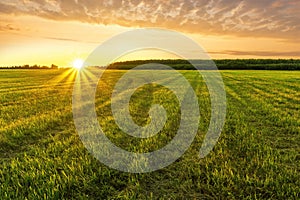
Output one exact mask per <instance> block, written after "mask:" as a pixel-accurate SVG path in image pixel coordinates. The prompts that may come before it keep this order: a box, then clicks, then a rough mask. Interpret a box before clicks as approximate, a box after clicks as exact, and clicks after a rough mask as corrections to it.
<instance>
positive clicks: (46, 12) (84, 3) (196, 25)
mask: <svg viewBox="0 0 300 200" xmlns="http://www.w3.org/2000/svg"><path fill="white" fill-rule="evenodd" d="M299 10H300V1H298V0H263V1H261V0H243V1H232V0H197V1H196V0H170V1H165V0H154V1H146V0H142V1H139V0H57V1H55V0H3V1H1V3H0V12H1V13H6V14H10V13H14V14H26V15H36V16H40V17H44V18H50V19H54V20H77V21H82V22H87V23H97V24H118V25H122V26H128V27H139V26H142V27H145V26H146V27H147V26H151V27H153V26H155V27H164V28H171V29H176V30H180V31H185V32H197V33H201V34H229V35H237V36H256V37H277V38H283V39H289V40H293V39H295V38H296V37H298V36H299V35H300V23H299V22H300V15H299Z"/></svg>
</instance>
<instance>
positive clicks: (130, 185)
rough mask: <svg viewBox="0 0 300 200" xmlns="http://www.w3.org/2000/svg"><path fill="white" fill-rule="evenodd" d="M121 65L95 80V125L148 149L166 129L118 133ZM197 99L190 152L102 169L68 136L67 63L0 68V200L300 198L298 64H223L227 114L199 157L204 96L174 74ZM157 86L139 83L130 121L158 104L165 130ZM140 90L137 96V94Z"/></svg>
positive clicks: (192, 78)
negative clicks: (134, 166)
mask: <svg viewBox="0 0 300 200" xmlns="http://www.w3.org/2000/svg"><path fill="white" fill-rule="evenodd" d="M125 72H126V71H122V70H108V71H106V73H105V74H104V79H103V81H101V82H100V83H99V85H98V87H99V89H98V92H97V95H96V108H97V114H98V119H99V123H100V125H101V126H102V127H103V130H104V131H105V133H106V134H107V136H108V137H109V138H110V139H111V140H112V141H113V142H114V143H116V144H117V145H118V146H120V147H122V148H124V149H127V150H129V151H138V152H142V151H143V152H148V151H153V150H155V149H159V148H161V147H162V146H164V145H166V144H167V143H168V142H169V141H170V140H171V139H172V138H173V136H174V135H173V134H172V131H171V133H170V134H167V130H164V131H162V132H161V133H159V134H158V135H156V136H154V137H152V138H149V139H135V138H132V137H129V136H127V135H125V134H123V133H122V132H121V131H120V129H118V127H117V125H116V124H115V122H114V120H113V117H112V114H111V109H110V108H111V107H110V94H111V92H112V89H113V87H114V84H115V83H116V81H117V80H118V79H119V78H120V77H121V75H122V74H124V73H125ZM180 73H182V74H183V75H184V76H185V77H186V78H187V80H189V82H190V83H191V85H192V86H193V88H194V90H195V91H196V94H197V95H198V97H199V105H200V111H201V120H200V121H201V123H200V125H199V130H198V134H197V137H196V138H195V140H194V142H193V143H192V146H191V147H190V148H189V150H188V151H187V152H186V153H185V154H184V155H183V156H182V157H181V158H180V159H178V160H177V161H176V162H175V163H173V164H171V165H170V166H168V167H166V168H164V169H161V170H158V171H155V172H151V173H145V174H130V173H124V172H120V171H117V170H114V169H110V168H109V167H106V166H105V165H103V164H102V163H100V162H99V161H97V160H96V159H95V158H93V156H92V155H90V153H89V152H88V151H87V150H86V149H85V147H84V146H83V144H82V143H81V141H80V139H79V136H78V135H77V133H76V130H75V126H74V122H73V115H72V92H73V83H74V79H75V75H76V72H75V71H71V70H0V199H44V198H45V199H46V198H48V199H201V198H204V199H299V198H300V112H299V110H300V71H247V70H245V71H237V70H236V71H234V70H232V71H221V74H222V76H223V79H224V84H225V87H226V92H227V109H228V110H227V117H226V124H225V127H224V129H223V131H222V134H221V137H220V138H219V141H218V142H217V144H216V146H215V147H214V149H213V151H212V152H211V153H210V154H209V155H208V156H207V157H205V158H204V159H199V156H198V154H199V149H200V147H201V144H202V140H203V136H204V134H205V133H206V130H207V127H208V123H209V118H210V112H209V111H210V109H209V106H210V101H209V94H208V91H207V88H206V87H205V83H204V81H203V80H202V79H201V76H200V75H199V74H197V72H196V71H181V72H180ZM172 95H173V94H172V93H171V92H169V91H168V90H167V89H166V88H164V87H161V86H159V85H145V86H144V87H141V88H139V90H138V91H136V93H135V94H134V95H133V97H132V101H131V104H130V105H131V113H132V116H133V119H134V120H135V121H136V123H137V124H139V125H145V124H147V122H148V120H149V118H148V112H147V111H148V110H149V108H150V106H151V104H153V103H161V104H162V105H164V106H165V108H166V110H167V112H168V113H170V115H169V116H170V117H173V119H170V120H168V121H167V124H166V127H167V129H169V130H170V129H172V128H173V129H174V130H176V129H177V128H178V122H179V121H178V116H179V114H180V113H179V107H178V105H177V103H178V102H176V101H168V99H169V100H170V99H171V98H172ZM141 97H143V98H142V99H141Z"/></svg>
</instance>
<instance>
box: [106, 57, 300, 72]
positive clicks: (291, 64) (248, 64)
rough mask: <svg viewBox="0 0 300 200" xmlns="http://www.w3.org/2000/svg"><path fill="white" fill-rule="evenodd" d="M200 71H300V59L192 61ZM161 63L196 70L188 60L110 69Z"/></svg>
mask: <svg viewBox="0 0 300 200" xmlns="http://www.w3.org/2000/svg"><path fill="white" fill-rule="evenodd" d="M191 62H192V63H193V64H194V65H195V66H197V67H199V68H200V69H212V66H213V65H215V66H217V67H218V69H219V70H226V69H228V70H229V69H232V70H300V59H219V60H191ZM148 63H160V64H163V65H168V66H170V67H172V68H174V69H177V70H194V69H195V68H194V66H193V65H191V63H190V62H189V61H188V60H180V59H173V60H171V59H168V60H134V61H124V62H115V63H112V64H110V65H109V66H108V68H109V69H132V68H134V67H136V66H138V65H143V64H148Z"/></svg>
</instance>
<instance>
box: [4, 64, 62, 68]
mask: <svg viewBox="0 0 300 200" xmlns="http://www.w3.org/2000/svg"><path fill="white" fill-rule="evenodd" d="M0 69H58V66H57V65H54V64H52V65H51V66H45V65H44V66H40V65H16V66H7V67H0Z"/></svg>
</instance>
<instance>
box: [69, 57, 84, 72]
mask: <svg viewBox="0 0 300 200" xmlns="http://www.w3.org/2000/svg"><path fill="white" fill-rule="evenodd" d="M72 64H73V68H75V69H77V70H80V69H82V68H83V64H84V60H82V59H79V58H78V59H75V60H74V61H73V63H72Z"/></svg>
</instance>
